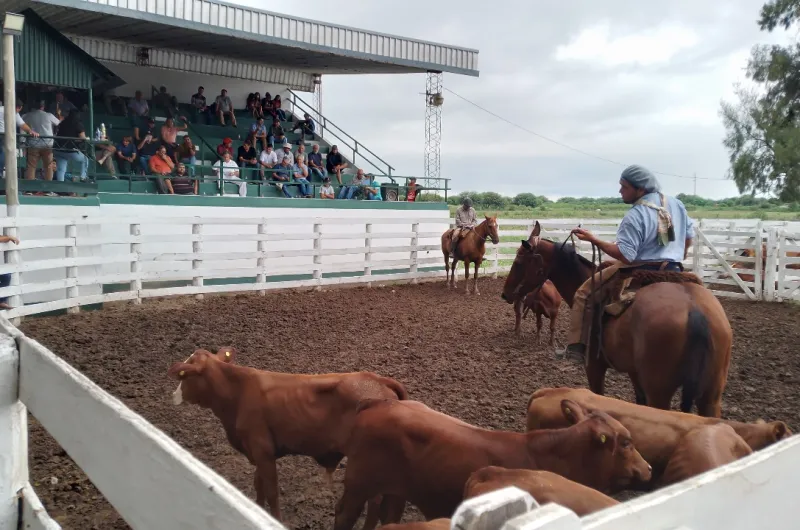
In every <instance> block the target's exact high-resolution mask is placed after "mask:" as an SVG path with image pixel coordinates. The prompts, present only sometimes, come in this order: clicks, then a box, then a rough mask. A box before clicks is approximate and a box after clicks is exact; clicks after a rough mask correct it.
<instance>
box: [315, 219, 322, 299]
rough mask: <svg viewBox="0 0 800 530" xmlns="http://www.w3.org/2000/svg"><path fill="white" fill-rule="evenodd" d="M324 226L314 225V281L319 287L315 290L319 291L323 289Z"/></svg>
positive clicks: (316, 223)
mask: <svg viewBox="0 0 800 530" xmlns="http://www.w3.org/2000/svg"><path fill="white" fill-rule="evenodd" d="M321 251H322V225H321V224H320V223H318V222H315V223H314V280H315V281H316V282H317V286H316V287H315V288H314V290H316V291H319V290H320V289H322V285H321V283H322V267H321V264H322V254H321Z"/></svg>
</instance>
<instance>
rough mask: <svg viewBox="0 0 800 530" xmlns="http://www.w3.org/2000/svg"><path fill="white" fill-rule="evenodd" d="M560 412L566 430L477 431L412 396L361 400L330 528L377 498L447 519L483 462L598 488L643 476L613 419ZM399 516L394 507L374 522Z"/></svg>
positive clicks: (570, 405)
mask: <svg viewBox="0 0 800 530" xmlns="http://www.w3.org/2000/svg"><path fill="white" fill-rule="evenodd" d="M562 410H563V414H564V416H565V417H566V418H567V420H568V421H569V422H570V423H571V424H572V425H571V426H570V427H568V428H565V429H557V430H542V431H533V432H529V433H516V432H505V431H492V430H488V429H481V428H479V427H475V426H473V425H470V424H468V423H465V422H463V421H461V420H458V419H455V418H452V417H450V416H447V415H445V414H442V413H441V412H437V411H434V410H432V409H430V408H428V407H426V406H425V405H423V404H422V403H419V402H416V401H398V400H394V401H390V400H367V401H365V402H363V403H362V404H361V405H359V412H358V414H357V416H356V421H355V424H354V426H353V431H352V434H351V437H350V443H349V444H348V447H347V451H346V454H347V469H346V471H345V478H344V494H343V495H342V497H341V498H340V499H339V502H338V503H337V505H336V520H335V523H334V529H335V530H351V529H352V528H353V525H354V524H355V522H356V520H357V519H358V517H359V515H360V514H361V512H362V511H363V508H364V504H365V503H366V502H367V501H369V500H370V499H374V498H375V497H376V496H378V495H383V496H384V497H383V501H384V503H386V502H387V501H391V502H392V503H397V507H401V506H405V501H406V500H408V501H409V502H411V503H412V504H414V505H415V506H417V507H418V508H419V510H420V511H421V512H422V513H423V515H424V516H425V517H426V519H428V520H430V519H435V518H441V517H451V516H452V514H453V511H454V510H455V509H456V508H457V507H458V505H459V503H460V502H461V501H462V500H463V497H464V485H465V484H466V482H467V479H469V477H470V475H471V474H472V473H473V472H475V471H477V470H478V469H480V468H482V467H486V466H488V465H499V466H503V467H507V468H512V469H545V470H548V471H553V472H555V473H558V474H560V475H563V476H565V477H567V478H569V479H571V480H575V481H576V482H580V483H582V484H584V485H587V486H590V487H593V488H595V489H600V490H612V489H614V490H615V489H619V488H624V487H626V486H627V485H629V484H631V483H633V482H636V481H641V480H644V481H648V480H650V466H649V465H648V464H647V462H645V461H644V459H643V458H642V457H641V455H640V454H639V453H638V452H637V451H636V449H635V448H634V446H633V444H632V443H631V440H630V434H629V433H628V431H627V430H626V429H625V428H624V427H623V426H622V425H621V424H620V423H619V422H617V421H616V420H614V419H613V418H611V417H610V416H608V415H607V414H605V413H602V412H598V413H593V414H588V413H586V411H585V410H584V409H583V407H581V406H580V405H578V404H577V403H574V402H572V401H569V400H564V402H563V403H562ZM385 506H386V505H385V504H383V505H382V506H381V509H384V508H385ZM401 516H402V509H399V510H395V511H394V512H393V513H391V516H390V517H386V518H382V520H383V522H384V523H392V522H398V521H399V520H400V517H401ZM363 528H364V530H372V528H374V526H369V527H368V526H367V525H366V524H365V525H364V527H363Z"/></svg>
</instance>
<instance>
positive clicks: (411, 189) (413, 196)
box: [406, 177, 422, 202]
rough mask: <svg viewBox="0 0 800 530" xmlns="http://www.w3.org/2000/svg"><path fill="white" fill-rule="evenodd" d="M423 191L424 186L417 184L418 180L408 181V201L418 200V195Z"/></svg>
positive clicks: (411, 179)
mask: <svg viewBox="0 0 800 530" xmlns="http://www.w3.org/2000/svg"><path fill="white" fill-rule="evenodd" d="M421 189H422V186H420V185H419V184H417V179H416V178H413V177H412V178H410V179H408V189H407V190H406V201H408V202H414V201H416V200H417V194H418V193H419V191H420V190H421Z"/></svg>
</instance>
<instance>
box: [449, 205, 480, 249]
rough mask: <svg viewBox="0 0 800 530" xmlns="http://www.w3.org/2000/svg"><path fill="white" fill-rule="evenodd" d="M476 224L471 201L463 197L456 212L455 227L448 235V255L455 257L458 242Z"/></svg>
mask: <svg viewBox="0 0 800 530" xmlns="http://www.w3.org/2000/svg"><path fill="white" fill-rule="evenodd" d="M476 224H477V216H476V215H475V208H473V207H472V199H470V198H469V197H464V199H462V201H461V206H459V207H458V209H457V210H456V227H455V228H454V229H453V233H452V234H450V254H451V255H455V253H456V247H457V246H458V242H459V241H460V240H461V238H462V237H464V235H466V234H467V232H468V231H469V230H472V229H473V228H475V225H476Z"/></svg>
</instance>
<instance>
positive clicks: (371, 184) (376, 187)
mask: <svg viewBox="0 0 800 530" xmlns="http://www.w3.org/2000/svg"><path fill="white" fill-rule="evenodd" d="M364 193H365V194H366V196H367V200H368V201H382V200H383V197H382V196H381V183H380V182H378V181H377V180H375V176H374V175H372V174H368V175H367V176H366V178H365V179H364Z"/></svg>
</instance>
